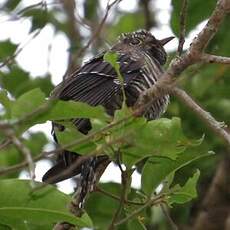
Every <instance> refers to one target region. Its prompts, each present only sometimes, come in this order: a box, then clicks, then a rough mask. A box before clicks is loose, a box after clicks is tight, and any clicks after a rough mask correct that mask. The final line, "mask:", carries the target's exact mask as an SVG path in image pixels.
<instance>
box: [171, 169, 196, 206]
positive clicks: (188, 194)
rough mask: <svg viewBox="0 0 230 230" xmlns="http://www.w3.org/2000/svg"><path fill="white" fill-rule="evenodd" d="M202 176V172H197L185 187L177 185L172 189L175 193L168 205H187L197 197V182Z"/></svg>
mask: <svg viewBox="0 0 230 230" xmlns="http://www.w3.org/2000/svg"><path fill="white" fill-rule="evenodd" d="M199 176H200V171H199V170H197V171H196V172H195V173H194V175H193V177H191V178H189V179H188V181H187V182H186V183H185V185H184V186H182V187H181V186H180V185H178V184H177V185H175V186H174V187H173V188H171V191H172V192H173V193H172V195H170V196H169V198H168V203H169V204H170V205H171V204H174V203H177V204H183V203H186V202H188V201H190V200H192V199H193V198H196V197H197V191H196V185H197V181H198V179H199Z"/></svg>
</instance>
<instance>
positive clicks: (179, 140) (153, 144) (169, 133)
mask: <svg viewBox="0 0 230 230" xmlns="http://www.w3.org/2000/svg"><path fill="white" fill-rule="evenodd" d="M112 137H113V138H114V139H115V138H117V139H118V138H123V139H124V141H125V144H123V146H120V150H121V152H122V153H123V163H125V164H126V166H128V167H132V166H133V165H134V164H136V163H137V162H138V161H140V160H141V159H143V158H146V157H149V156H153V155H154V156H165V157H169V158H171V159H176V158H177V157H178V155H180V154H182V153H183V152H184V151H185V150H186V149H187V148H190V147H192V146H196V145H199V144H200V143H201V141H202V140H203V138H202V139H200V140H190V139H188V138H187V137H185V136H184V134H183V131H182V127H181V121H180V119H179V118H175V117H174V118H172V119H166V118H161V119H158V120H154V121H149V122H147V121H146V120H145V119H144V118H135V119H133V120H130V121H129V122H126V123H125V124H124V123H123V124H122V125H121V126H118V127H117V128H116V130H115V132H114V133H112Z"/></svg>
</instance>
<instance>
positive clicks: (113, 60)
mask: <svg viewBox="0 0 230 230" xmlns="http://www.w3.org/2000/svg"><path fill="white" fill-rule="evenodd" d="M103 59H104V60H105V61H106V62H108V63H110V64H111V66H112V67H113V68H114V69H115V71H116V73H117V76H118V79H119V81H120V82H121V83H122V85H123V84H124V79H123V77H122V76H121V73H120V65H119V63H118V54H117V53H116V52H114V51H108V52H106V53H105V54H104V57H103Z"/></svg>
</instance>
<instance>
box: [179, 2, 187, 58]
mask: <svg viewBox="0 0 230 230" xmlns="http://www.w3.org/2000/svg"><path fill="white" fill-rule="evenodd" d="M187 10H188V0H183V2H182V7H181V12H180V37H179V45H178V49H177V52H178V55H179V56H180V55H181V54H182V52H183V46H184V42H185V31H186V17H187Z"/></svg>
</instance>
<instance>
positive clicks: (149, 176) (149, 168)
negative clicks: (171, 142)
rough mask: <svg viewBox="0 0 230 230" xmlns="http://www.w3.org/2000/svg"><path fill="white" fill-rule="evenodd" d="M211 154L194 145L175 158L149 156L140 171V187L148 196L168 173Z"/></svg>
mask: <svg viewBox="0 0 230 230" xmlns="http://www.w3.org/2000/svg"><path fill="white" fill-rule="evenodd" d="M212 154H213V153H212V152H208V153H200V152H199V149H198V148H196V147H194V148H191V149H188V150H187V151H186V152H185V153H183V154H180V155H178V157H177V159H175V160H173V159H170V158H167V157H158V156H156V157H151V158H149V159H148V161H147V162H146V164H145V166H144V168H143V171H142V175H141V188H142V190H143V191H144V192H145V193H146V194H147V195H149V196H150V195H151V194H152V193H153V192H154V191H155V189H156V188H157V186H158V185H159V184H160V183H162V182H163V180H164V179H165V178H166V177H167V176H168V175H170V173H173V172H175V171H177V170H178V169H180V168H182V167H183V166H185V165H188V164H189V163H191V162H192V161H195V160H197V159H199V158H203V157H207V156H210V155H212Z"/></svg>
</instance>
